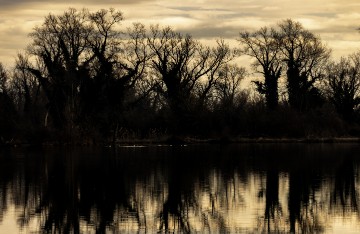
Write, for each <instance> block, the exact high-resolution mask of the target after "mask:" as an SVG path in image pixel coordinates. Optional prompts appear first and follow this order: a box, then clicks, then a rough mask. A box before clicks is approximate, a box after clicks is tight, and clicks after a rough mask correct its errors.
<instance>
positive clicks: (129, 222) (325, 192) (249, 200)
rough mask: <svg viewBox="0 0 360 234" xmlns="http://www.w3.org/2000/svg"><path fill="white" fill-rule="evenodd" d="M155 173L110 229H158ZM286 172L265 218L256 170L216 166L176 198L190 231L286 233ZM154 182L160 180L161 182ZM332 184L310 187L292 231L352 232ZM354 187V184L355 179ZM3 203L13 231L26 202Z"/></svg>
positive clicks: (174, 226) (164, 190) (84, 224)
mask: <svg viewBox="0 0 360 234" xmlns="http://www.w3.org/2000/svg"><path fill="white" fill-rule="evenodd" d="M159 176H160V175H158V174H152V175H151V176H149V177H148V181H146V182H145V183H146V185H145V184H143V183H144V181H143V182H137V183H136V184H135V186H134V189H133V193H132V195H131V197H130V198H129V200H130V203H131V204H132V206H133V208H134V210H136V211H138V212H139V213H138V214H139V215H138V216H137V215H135V214H134V212H131V211H129V210H127V209H125V208H124V207H122V206H119V207H117V209H116V211H115V213H114V220H113V223H109V227H108V230H109V231H115V232H116V231H120V232H121V233H123V232H125V233H135V232H137V231H139V230H140V231H144V230H147V231H148V232H150V233H155V232H157V231H158V230H159V226H160V220H159V217H160V213H161V211H162V209H163V205H164V203H165V202H166V200H167V198H168V195H169V194H168V187H167V185H166V183H164V182H165V181H163V180H166V179H165V178H163V177H161V176H160V177H159ZM289 177H290V175H289V174H288V173H280V174H279V190H278V191H279V197H278V198H279V206H278V207H277V208H276V212H275V216H274V217H272V219H271V220H270V222H269V223H268V220H266V219H265V217H264V211H265V203H266V197H265V191H266V176H265V175H259V174H257V173H250V174H248V176H247V177H246V179H244V178H243V177H242V176H241V175H239V174H237V173H234V175H233V176H232V177H231V179H229V180H224V178H223V175H221V173H220V172H218V171H212V172H211V173H210V175H209V178H208V179H209V180H208V182H207V183H206V185H205V184H202V183H200V182H199V181H198V182H195V184H194V190H193V193H192V197H191V199H189V200H187V201H185V200H183V203H182V204H181V206H182V207H183V209H182V211H181V214H183V215H184V217H185V220H186V221H187V225H189V227H190V230H191V232H196V233H204V232H205V233H224V232H229V233H235V232H240V233H243V232H244V233H247V232H250V233H265V232H268V231H269V230H268V228H269V227H270V228H271V230H270V232H280V233H287V232H289V217H290V214H289V207H288V198H289ZM14 182H16V181H14ZM159 182H161V183H160V184H161V186H160V187H159ZM333 186H334V183H333V181H331V180H327V181H326V182H324V183H323V184H322V185H321V187H320V188H319V189H315V190H314V193H313V194H312V196H311V197H310V200H309V201H308V202H304V201H303V203H302V204H301V207H302V208H301V211H300V214H299V215H300V217H299V219H298V220H297V221H296V230H297V232H299V233H301V232H302V231H304V230H308V231H309V230H310V233H311V232H312V231H314V230H318V231H319V233H322V232H325V233H327V232H334V233H357V232H356V230H359V228H360V226H359V213H358V212H356V211H352V212H351V211H349V210H348V211H347V212H345V213H344V210H343V208H342V207H341V206H334V204H330V203H331V202H330V199H331V198H330V196H331V192H332V190H333ZM356 187H359V184H358V183H356ZM159 191H161V192H160V193H159ZM261 191H263V192H264V193H263V196H261V195H260V192H261ZM154 193H156V194H158V195H154ZM7 203H8V205H7V207H8V208H9V209H8V211H7V212H6V213H5V215H4V218H3V221H2V222H1V223H0V230H2V231H8V233H16V232H17V231H18V229H17V228H18V224H19V223H17V222H16V221H15V220H19V216H22V215H23V214H26V212H27V209H29V208H24V207H22V206H16V205H14V204H13V201H11V199H9V200H8V201H7ZM305 203H306V205H305ZM179 205H180V204H179ZM96 209H97V207H93V212H92V215H91V220H89V221H85V220H83V219H82V220H81V221H80V225H81V228H80V229H81V231H82V232H84V233H95V227H96V225H98V224H99V222H100V219H101V217H99V214H98V212H97V211H96ZM24 210H25V212H24ZM43 214H44V211H43ZM25 216H26V215H25ZM30 217H31V218H30V222H29V224H28V225H25V226H24V227H23V229H22V231H25V232H26V233H28V232H37V231H39V226H38V225H39V223H41V219H42V218H43V217H41V215H40V216H38V215H37V216H36V217H34V216H30ZM169 221H170V222H169V229H170V230H169V231H170V232H172V231H174V232H175V233H177V232H178V231H179V230H181V229H180V226H179V223H178V221H179V217H175V216H173V215H170V217H169ZM300 222H301V223H300ZM139 223H140V225H139ZM302 228H305V229H302ZM311 230H312V231H311Z"/></svg>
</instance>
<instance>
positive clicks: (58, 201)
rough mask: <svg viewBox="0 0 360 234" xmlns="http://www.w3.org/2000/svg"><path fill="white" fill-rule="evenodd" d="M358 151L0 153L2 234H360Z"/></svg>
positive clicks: (241, 148) (208, 148) (341, 147)
mask: <svg viewBox="0 0 360 234" xmlns="http://www.w3.org/2000/svg"><path fill="white" fill-rule="evenodd" d="M359 166H360V145H358V144H239V145H227V146H216V145H201V146H176V147H175V146H174V147H169V146H157V147H156V146H152V147H142V148H141V147H133V148H131V147H129V148H125V147H123V148H117V149H113V148H97V149H65V148H52V149H11V150H9V149H8V150H5V149H3V150H1V151H0V233H20V232H22V233H39V232H40V233H42V232H45V233H46V232H49V233H137V232H139V233H156V232H175V233H177V232H182V233H188V232H191V233H196V232H197V233H227V232H228V233H249V232H251V233H258V232H281V233H288V232H299V233H304V232H308V233H314V232H316V233H358V232H360V208H359V206H360V178H359V172H360V170H359V168H360V167H359Z"/></svg>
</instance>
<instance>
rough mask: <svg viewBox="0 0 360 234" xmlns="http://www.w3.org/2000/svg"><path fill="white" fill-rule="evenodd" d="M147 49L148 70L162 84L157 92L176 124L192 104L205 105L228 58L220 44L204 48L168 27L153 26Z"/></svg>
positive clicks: (229, 56)
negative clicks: (149, 68)
mask: <svg viewBox="0 0 360 234" xmlns="http://www.w3.org/2000/svg"><path fill="white" fill-rule="evenodd" d="M148 45H149V47H150V49H151V51H152V53H153V58H152V63H151V66H152V68H153V69H154V70H155V71H156V74H157V77H158V79H159V80H160V82H161V83H163V84H164V86H162V85H160V87H162V89H161V90H160V91H161V92H162V93H163V95H164V97H165V98H166V100H167V102H168V105H169V107H170V109H171V111H172V113H173V114H174V115H175V118H177V119H178V120H179V119H183V118H184V115H186V114H187V113H189V111H191V109H192V108H194V107H195V106H194V103H198V104H199V103H200V104H202V103H204V100H205V98H206V97H207V96H208V94H209V92H210V90H211V88H212V87H213V85H214V84H215V80H216V75H215V74H216V72H217V71H218V70H219V69H220V67H221V66H223V65H224V64H226V63H227V62H228V60H229V59H230V58H231V53H230V49H229V47H228V46H227V45H226V44H225V43H224V42H223V41H218V44H217V46H216V47H214V48H212V47H209V46H204V45H202V44H200V43H199V42H198V41H196V40H194V39H193V38H192V37H191V36H190V35H183V34H181V33H178V32H175V31H174V30H173V29H171V28H170V27H165V28H160V27H159V26H152V27H151V33H150V35H149V37H148Z"/></svg>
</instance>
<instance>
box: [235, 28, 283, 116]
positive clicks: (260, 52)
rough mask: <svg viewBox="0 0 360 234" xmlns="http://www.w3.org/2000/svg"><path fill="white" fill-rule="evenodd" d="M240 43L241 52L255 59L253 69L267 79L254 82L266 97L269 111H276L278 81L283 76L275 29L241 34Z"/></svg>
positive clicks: (263, 29)
mask: <svg viewBox="0 0 360 234" xmlns="http://www.w3.org/2000/svg"><path fill="white" fill-rule="evenodd" d="M239 42H240V43H241V45H242V49H241V52H242V53H244V54H246V55H249V56H251V57H253V58H255V62H254V63H253V67H254V69H255V70H256V71H257V72H259V73H261V74H262V75H263V76H264V78H265V80H264V82H262V81H253V82H254V83H255V85H256V90H257V91H258V92H259V93H260V94H263V95H265V98H266V105H267V107H268V109H270V110H274V109H276V107H277V106H278V102H279V94H278V80H279V78H280V76H281V61H280V58H279V51H280V47H279V46H280V44H279V41H278V40H277V39H276V38H275V36H274V29H272V28H267V27H263V28H261V29H259V30H257V31H255V32H253V33H250V32H247V31H245V32H241V33H240V38H239ZM259 68H260V70H259Z"/></svg>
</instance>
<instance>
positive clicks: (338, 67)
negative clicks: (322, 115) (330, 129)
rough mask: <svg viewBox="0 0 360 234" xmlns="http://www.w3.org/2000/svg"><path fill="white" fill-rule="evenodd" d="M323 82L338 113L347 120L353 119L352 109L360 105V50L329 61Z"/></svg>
mask: <svg viewBox="0 0 360 234" xmlns="http://www.w3.org/2000/svg"><path fill="white" fill-rule="evenodd" d="M324 84H325V92H326V94H327V95H328V98H329V99H330V101H331V102H332V103H333V104H334V106H335V108H336V110H337V111H338V113H339V114H340V115H342V116H343V117H344V118H345V120H347V121H351V120H353V118H354V110H355V109H356V108H357V107H359V105H360V52H357V53H354V54H352V55H350V56H349V57H347V58H344V57H343V58H341V59H340V61H339V62H330V63H329V65H328V66H327V68H326V77H325V79H324Z"/></svg>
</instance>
